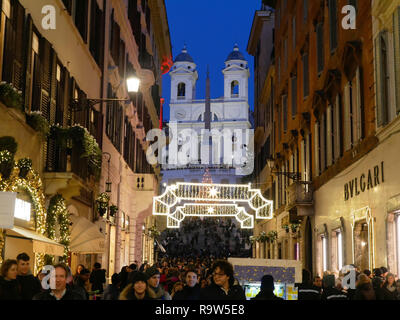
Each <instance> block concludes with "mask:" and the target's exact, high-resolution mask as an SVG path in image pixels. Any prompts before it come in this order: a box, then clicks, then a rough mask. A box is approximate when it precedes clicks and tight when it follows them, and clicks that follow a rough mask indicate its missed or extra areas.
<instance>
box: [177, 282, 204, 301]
mask: <svg viewBox="0 0 400 320" xmlns="http://www.w3.org/2000/svg"><path fill="white" fill-rule="evenodd" d="M200 291H201V288H200V286H199V285H198V284H196V285H195V286H194V287H189V286H185V287H184V288H183V290H182V291H178V292H176V293H175V295H174V297H173V298H172V300H199V299H200Z"/></svg>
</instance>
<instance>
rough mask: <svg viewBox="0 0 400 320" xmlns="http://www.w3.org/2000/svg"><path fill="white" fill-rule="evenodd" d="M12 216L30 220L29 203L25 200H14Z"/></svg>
mask: <svg viewBox="0 0 400 320" xmlns="http://www.w3.org/2000/svg"><path fill="white" fill-rule="evenodd" d="M14 218H18V219H21V220H25V221H31V204H30V203H29V202H27V201H23V200H21V199H17V200H16V201H15V211H14Z"/></svg>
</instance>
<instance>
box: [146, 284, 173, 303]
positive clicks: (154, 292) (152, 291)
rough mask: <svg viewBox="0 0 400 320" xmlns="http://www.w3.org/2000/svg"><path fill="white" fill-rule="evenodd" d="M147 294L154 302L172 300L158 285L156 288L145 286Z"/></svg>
mask: <svg viewBox="0 0 400 320" xmlns="http://www.w3.org/2000/svg"><path fill="white" fill-rule="evenodd" d="M146 291H147V294H148V295H149V297H150V298H152V299H154V300H172V298H171V296H170V295H169V293H168V292H167V291H165V290H164V289H163V288H162V287H161V286H160V285H159V286H158V287H157V288H153V287H151V286H149V285H148V286H147V290H146Z"/></svg>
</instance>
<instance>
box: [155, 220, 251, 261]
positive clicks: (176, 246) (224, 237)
mask: <svg viewBox="0 0 400 320" xmlns="http://www.w3.org/2000/svg"><path fill="white" fill-rule="evenodd" d="M249 236H250V233H249V231H248V230H243V229H241V228H240V227H238V225H237V221H236V220H235V219H231V218H228V219H225V218H224V219H215V218H207V217H202V218H198V217H186V218H185V220H183V221H182V226H181V228H179V230H172V229H166V230H165V231H163V232H162V233H161V236H160V242H161V244H162V245H163V247H164V248H165V249H166V252H167V255H165V256H169V257H176V256H178V257H183V258H197V257H209V256H211V257H214V258H223V257H229V256H235V257H249V256H250V255H251V244H250V242H249Z"/></svg>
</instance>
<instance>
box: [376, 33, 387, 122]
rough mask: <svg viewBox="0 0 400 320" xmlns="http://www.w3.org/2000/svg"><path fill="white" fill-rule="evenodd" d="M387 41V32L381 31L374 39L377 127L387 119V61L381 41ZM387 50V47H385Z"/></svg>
mask: <svg viewBox="0 0 400 320" xmlns="http://www.w3.org/2000/svg"><path fill="white" fill-rule="evenodd" d="M381 41H384V42H385V43H386V44H387V43H388V42H387V32H386V31H384V32H381V33H380V34H379V36H378V37H377V38H376V39H375V53H376V55H375V61H376V77H377V79H376V84H377V86H376V90H375V92H376V97H377V123H378V127H381V126H383V125H385V124H387V121H388V110H387V96H386V94H387V93H388V88H387V80H388V79H387V76H388V74H387V72H388V70H387V61H384V59H385V57H383V56H382V49H383V48H382V43H381ZM386 50H387V47H386Z"/></svg>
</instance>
